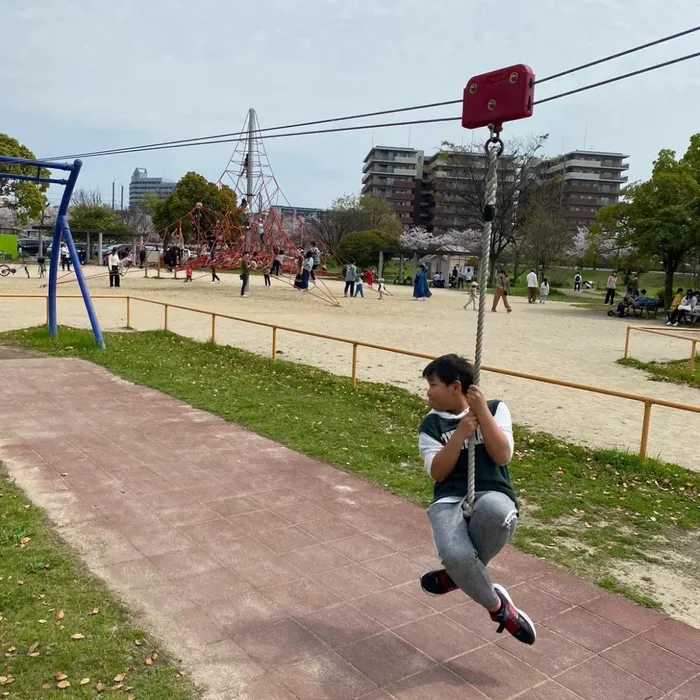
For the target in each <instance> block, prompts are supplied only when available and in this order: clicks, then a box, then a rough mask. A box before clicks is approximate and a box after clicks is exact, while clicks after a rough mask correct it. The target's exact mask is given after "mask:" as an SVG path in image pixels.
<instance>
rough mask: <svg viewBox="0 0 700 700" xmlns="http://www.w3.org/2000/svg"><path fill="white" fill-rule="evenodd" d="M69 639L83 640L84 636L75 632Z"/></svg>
mask: <svg viewBox="0 0 700 700" xmlns="http://www.w3.org/2000/svg"><path fill="white" fill-rule="evenodd" d="M70 638H71V639H85V635H84V634H80V633H79V632H77V633H76V634H71V636H70Z"/></svg>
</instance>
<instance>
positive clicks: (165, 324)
mask: <svg viewBox="0 0 700 700" xmlns="http://www.w3.org/2000/svg"><path fill="white" fill-rule="evenodd" d="M163 330H164V331H167V330H168V305H167V304H163Z"/></svg>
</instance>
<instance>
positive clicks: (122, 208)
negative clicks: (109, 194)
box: [121, 185, 124, 211]
mask: <svg viewBox="0 0 700 700" xmlns="http://www.w3.org/2000/svg"><path fill="white" fill-rule="evenodd" d="M121 211H124V185H122V204H121Z"/></svg>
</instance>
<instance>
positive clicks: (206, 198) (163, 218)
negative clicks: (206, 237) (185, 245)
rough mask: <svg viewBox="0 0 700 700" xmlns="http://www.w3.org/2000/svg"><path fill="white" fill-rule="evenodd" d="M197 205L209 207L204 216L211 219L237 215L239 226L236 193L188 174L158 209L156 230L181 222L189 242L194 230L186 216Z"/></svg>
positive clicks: (237, 219)
mask: <svg viewBox="0 0 700 700" xmlns="http://www.w3.org/2000/svg"><path fill="white" fill-rule="evenodd" d="M198 202H201V203H202V204H203V205H204V206H205V207H206V210H204V211H205V213H204V214H202V216H208V217H209V218H210V214H209V212H214V216H218V215H223V214H225V213H226V212H230V213H231V214H232V215H234V221H233V223H236V224H239V223H240V221H241V216H240V212H239V209H238V200H237V198H236V193H235V192H234V191H233V190H232V189H231V188H230V187H226V186H224V187H221V188H219V187H218V186H217V185H216V184H214V183H213V182H209V181H208V180H207V179H206V178H205V177H203V176H202V175H199V174H198V173H195V172H189V173H187V174H186V175H185V176H184V177H183V178H182V179H181V180H180V181H179V182H178V183H177V187H176V188H175V191H174V192H173V193H172V194H171V195H170V196H169V197H167V199H164V200H163V201H162V202H159V203H158V205H157V206H156V207H155V212H154V214H153V224H154V226H155V228H156V231H162V230H164V229H166V228H168V227H171V226H173V225H174V224H175V222H177V221H179V220H180V219H182V231H183V234H184V235H185V238H186V239H187V238H188V237H190V236H191V235H192V232H193V229H192V222H191V221H190V219H189V217H188V216H187V214H188V213H189V212H191V211H192V210H193V209H194V208H195V207H196V206H197V203H198ZM213 223H214V221H209V220H207V221H206V222H203V223H202V228H204V227H206V226H207V224H208V225H211V224H213Z"/></svg>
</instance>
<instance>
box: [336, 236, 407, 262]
mask: <svg viewBox="0 0 700 700" xmlns="http://www.w3.org/2000/svg"><path fill="white" fill-rule="evenodd" d="M398 244H399V242H398V238H397V237H396V236H393V235H391V234H388V233H385V232H383V231H355V232H354V233H350V234H348V235H347V236H345V238H343V240H342V241H340V243H339V244H338V247H337V248H336V251H337V253H338V255H339V256H340V257H341V258H342V262H350V261H351V260H355V261H356V262H357V264H358V265H359V266H360V267H369V266H370V265H376V264H377V261H378V259H379V251H380V250H386V249H387V248H392V247H396V246H398Z"/></svg>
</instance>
